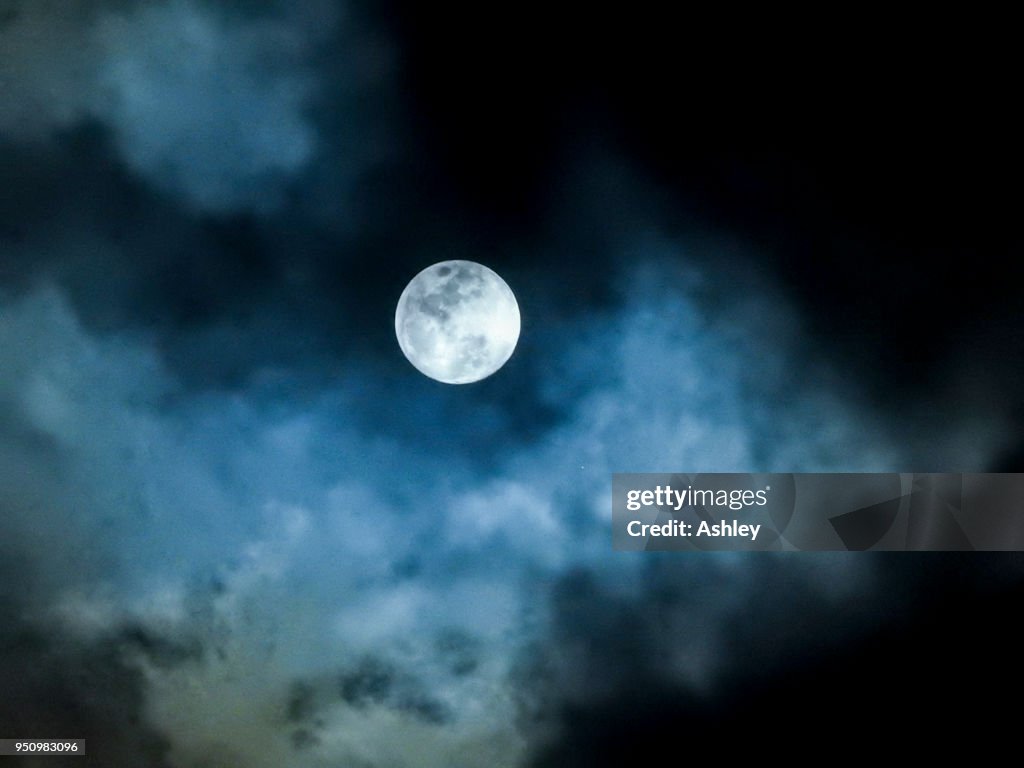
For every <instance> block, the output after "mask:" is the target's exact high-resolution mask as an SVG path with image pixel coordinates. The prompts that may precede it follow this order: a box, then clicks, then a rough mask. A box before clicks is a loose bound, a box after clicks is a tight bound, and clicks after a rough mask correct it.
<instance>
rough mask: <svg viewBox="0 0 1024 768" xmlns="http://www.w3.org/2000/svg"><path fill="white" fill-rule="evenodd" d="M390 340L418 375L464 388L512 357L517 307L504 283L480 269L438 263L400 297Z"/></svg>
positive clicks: (464, 263) (516, 338)
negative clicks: (395, 339) (393, 339)
mask: <svg viewBox="0 0 1024 768" xmlns="http://www.w3.org/2000/svg"><path fill="white" fill-rule="evenodd" d="M395 335H396V336H397V337H398V345H399V346H400V347H401V348H402V352H404V353H405V356H406V357H407V358H409V362H410V363H412V364H413V365H414V366H416V368H417V369H419V371H420V372H421V373H424V374H426V375H427V376H429V377H430V378H432V379H437V380H438V381H443V382H445V383H446V384H469V383H470V382H473V381H480V379H484V378H487V377H488V376H490V375H491V374H492V373H494V372H495V371H496V370H498V369H499V368H501V366H503V365H504V364H505V363H506V362H507V361H508V359H509V358H510V357H511V356H512V351H513V350H514V349H515V348H516V342H517V341H519V305H518V304H517V303H516V297H515V296H514V295H513V293H512V289H511V288H509V287H508V285H507V284H506V283H505V281H504V280H502V279H501V278H500V277H498V275H497V274H496V273H495V272H493V271H492V270H490V269H488V268H487V267H485V266H484V265H483V264H477V263H476V262H475V261H442V262H440V263H438V264H434V265H433V266H430V267H427V268H426V269H424V270H423V271H422V272H420V273H419V274H418V275H416V277H414V278H413V279H412V280H411V281H410V283H409V285H407V286H406V287H405V290H404V291H402V297H401V298H400V299H399V300H398V308H397V309H396V310H395Z"/></svg>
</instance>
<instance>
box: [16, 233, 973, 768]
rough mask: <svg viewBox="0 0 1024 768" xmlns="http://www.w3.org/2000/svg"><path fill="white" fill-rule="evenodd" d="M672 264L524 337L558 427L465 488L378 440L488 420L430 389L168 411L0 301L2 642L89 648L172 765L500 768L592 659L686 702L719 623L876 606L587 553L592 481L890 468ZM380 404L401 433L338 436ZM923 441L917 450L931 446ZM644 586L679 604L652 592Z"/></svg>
mask: <svg viewBox="0 0 1024 768" xmlns="http://www.w3.org/2000/svg"><path fill="white" fill-rule="evenodd" d="M676 247H680V246H678V245H674V244H672V243H669V242H659V243H657V244H656V245H652V244H650V243H648V244H647V245H641V246H638V248H640V249H641V250H640V252H641V253H642V254H644V255H645V256H646V260H645V261H644V262H642V263H641V265H640V266H639V267H638V268H636V269H634V270H632V271H630V272H627V273H624V275H623V281H622V284H623V285H629V286H630V290H629V292H628V295H624V296H622V297H621V299H620V300H619V302H618V304H617V305H616V306H615V307H612V308H609V309H607V310H606V311H604V312H602V313H600V314H591V315H588V316H583V317H578V318H576V319H574V320H571V321H567V322H566V324H565V326H564V327H563V328H560V329H558V333H557V334H554V335H552V336H551V337H550V338H548V340H547V341H545V342H544V344H542V345H540V347H539V348H538V349H537V354H540V355H541V356H542V358H543V359H544V360H545V362H546V365H545V366H544V370H545V373H544V375H543V376H542V378H541V380H540V381H539V382H538V383H537V387H538V392H537V393H536V396H537V397H539V398H541V399H542V400H544V401H546V402H547V403H548V404H549V406H550V407H552V408H554V409H555V411H556V412H558V413H559V414H561V415H560V418H559V419H558V420H557V423H555V424H553V425H552V426H551V427H550V428H549V429H547V430H546V431H545V432H544V433H543V434H541V435H539V436H537V437H536V439H533V440H531V441H528V442H527V443H525V444H524V443H518V444H517V443H514V442H510V443H506V447H504V448H497V449H496V450H497V453H496V454H495V455H494V456H493V457H492V461H491V465H490V468H489V469H487V470H481V468H480V466H479V465H478V463H477V462H476V460H475V459H474V457H472V456H471V455H470V454H467V453H465V452H463V451H461V450H459V449H458V448H457V447H453V448H452V449H442V450H440V451H436V452H430V451H424V450H423V446H422V445H421V444H418V443H417V441H416V440H414V439H406V438H404V437H403V436H402V435H403V434H414V433H416V431H417V430H415V429H413V428H412V425H413V424H415V423H417V422H419V420H420V414H422V413H429V412H438V411H444V412H446V413H449V414H450V416H451V419H452V421H451V422H450V423H441V424H438V425H437V426H436V429H438V430H448V431H450V432H452V433H454V434H459V433H463V432H465V433H469V432H472V431H473V430H474V429H475V425H476V424H477V423H478V422H479V420H480V419H487V418H488V417H487V415H486V413H485V412H482V411H480V410H479V409H476V410H474V409H471V408H463V409H459V410H455V411H452V410H449V409H448V408H447V407H446V406H445V405H444V403H443V401H444V399H445V398H447V397H448V396H449V395H450V392H449V391H448V390H447V389H446V388H438V387H422V386H418V385H419V384H421V383H422V382H419V380H418V379H414V380H413V381H411V382H404V381H394V382H391V383H390V384H389V383H388V382H381V389H380V391H379V392H378V395H379V396H378V397H376V398H374V399H373V400H371V401H367V400H365V399H362V398H360V395H359V392H360V389H361V386H362V382H363V381H365V377H366V376H367V371H360V370H358V369H354V370H351V371H350V372H348V373H347V374H345V375H343V376H342V377H340V378H339V379H337V380H336V381H335V382H334V383H333V384H329V385H325V384H323V383H322V382H319V383H318V382H316V381H314V380H310V379H308V378H305V375H302V374H289V373H287V372H281V371H278V372H271V371H267V372H266V373H265V375H253V376H252V377H251V379H250V383H249V384H247V385H246V386H245V387H244V388H243V389H239V390H234V391H225V392H216V391H207V392H202V391H190V390H189V389H187V388H185V387H184V386H183V385H182V383H181V382H180V381H177V380H176V378H175V376H174V375H173V374H171V373H170V372H169V371H168V370H167V368H166V366H165V365H164V364H163V363H162V361H161V357H160V353H159V352H158V351H157V350H156V349H155V348H154V347H153V346H152V343H151V341H150V340H149V339H147V338H146V337H145V336H139V335H138V334H135V335H127V334H124V333H121V334H105V335H99V336H97V335H94V334H90V333H88V332H86V331H85V330H84V329H83V328H82V327H81V325H80V324H79V322H78V320H77V319H76V317H75V315H74V312H73V311H72V310H71V309H70V308H69V306H68V304H67V302H66V301H65V300H64V299H63V298H62V295H61V292H60V291H59V290H58V289H54V288H51V289H44V290H40V291H37V292H34V293H31V294H29V295H26V296H24V297H22V298H19V299H12V298H7V299H5V300H4V303H3V309H2V312H0V349H2V350H3V355H2V356H3V365H4V369H5V372H6V373H7V375H5V377H4V379H3V386H2V388H0V417H2V419H3V423H4V424H5V425H6V428H5V430H4V440H3V449H4V454H5V456H7V457H8V458H9V459H10V460H9V461H7V460H5V462H4V464H3V466H4V474H3V476H2V477H0V481H2V484H3V489H2V490H3V498H4V505H5V515H6V519H7V524H6V527H7V529H8V538H7V541H8V542H9V546H10V547H11V551H19V550H20V551H23V552H28V553H31V554H30V559H31V560H32V562H33V570H34V572H35V573H36V579H35V582H34V583H35V585H36V586H35V587H34V588H33V590H32V594H33V595H34V597H33V600H32V601H31V602H28V603H25V604H23V605H21V609H22V612H23V615H24V617H25V621H27V622H28V624H27V625H26V626H30V627H34V628H35V629H34V630H33V631H34V632H36V633H37V635H38V636H40V637H41V636H43V635H42V634H39V633H46V636H54V637H61V638H65V639H63V640H60V641H59V642H58V641H47V642H51V643H56V644H57V646H58V649H63V648H64V647H65V644H67V647H68V648H79V647H81V648H85V649H100V650H87V651H83V652H85V653H90V654H92V653H103V654H108V655H112V657H113V658H116V659H117V664H118V667H117V669H122V670H123V673H122V672H118V673H117V674H119V675H121V677H120V678H117V679H113V680H112V681H111V682H110V685H113V686H118V685H120V686H124V687H126V688H127V689H128V690H130V691H132V692H133V693H132V695H133V696H134V697H136V698H137V701H138V703H137V707H138V712H136V713H135V714H136V715H137V716H138V717H140V718H142V721H143V722H144V723H145V724H146V726H147V729H148V732H151V733H152V734H153V735H154V736H153V739H154V743H156V744H159V743H163V744H166V748H167V751H166V753H165V756H164V759H165V760H166V761H167V763H168V764H169V765H174V766H198V765H202V764H203V761H204V760H209V759H211V756H216V759H217V760H219V761H221V762H223V763H224V764H231V765H246V766H257V765H267V766H272V765H281V764H285V763H287V764H290V765H321V764H330V763H331V761H335V762H336V761H337V760H339V759H348V760H355V761H357V762H358V761H363V764H366V765H373V766H376V765H418V766H422V765H439V766H440V765H449V766H450V765H467V766H468V765H516V764H519V762H520V761H521V760H522V759H523V758H525V757H526V756H527V755H528V754H529V752H530V746H529V745H530V743H531V740H532V739H533V738H541V739H542V740H543V739H544V738H549V737H550V736H551V734H552V733H553V732H555V731H554V730H552V729H554V726H555V723H556V719H557V718H556V713H557V708H558V706H562V704H560V703H559V702H562V703H564V702H566V701H570V702H571V701H577V702H593V701H601V700H602V698H603V697H607V696H611V695H613V694H614V692H615V691H617V690H619V689H621V688H622V687H623V686H627V687H628V685H629V680H628V678H629V676H630V675H633V674H638V673H640V672H642V671H643V669H644V668H643V667H637V666H635V664H633V663H631V662H627V661H618V662H617V661H616V659H618V660H623V659H627V658H630V659H641V658H643V657H644V654H645V653H646V652H647V651H648V649H651V648H654V647H657V646H658V645H659V643H661V642H663V641H664V640H666V639H667V638H668V637H670V636H671V637H673V638H676V642H675V645H674V648H673V651H672V653H671V655H670V657H669V660H668V663H664V660H663V662H662V663H660V665H659V667H658V673H659V674H660V676H661V680H662V682H663V683H665V684H677V685H680V686H684V687H690V688H691V689H692V690H694V691H708V690H712V691H713V690H715V687H716V686H717V685H718V684H719V682H720V681H721V680H723V679H728V677H729V675H732V674H736V668H735V663H736V661H735V659H736V656H735V655H733V654H726V653H723V652H722V651H721V650H720V649H722V648H723V646H726V645H729V643H728V642H727V641H729V640H730V638H729V636H728V632H727V628H728V627H729V626H730V624H731V623H732V622H734V621H735V620H736V617H738V616H739V615H744V616H746V617H748V619H750V617H752V616H757V615H766V616H784V615H786V613H788V612H791V611H794V610H804V609H806V610H811V609H812V608H813V606H814V605H821V606H830V608H829V609H828V610H833V609H835V610H838V609H839V606H843V605H846V606H847V608H844V609H843V610H845V611H851V610H853V606H855V605H856V601H857V599H858V596H863V595H864V594H865V593H867V592H870V590H872V589H873V588H874V587H873V578H874V576H873V570H874V569H873V567H872V561H870V560H865V559H857V558H856V556H851V557H829V558H824V559H818V560H811V561H805V560H800V561H795V562H790V561H785V560H778V561H773V562H772V563H771V564H770V566H769V565H768V564H766V563H764V562H760V561H758V562H751V561H749V560H744V559H742V558H739V557H736V556H729V555H724V556H720V557H704V558H700V561H699V562H697V560H695V559H686V561H685V562H679V563H678V564H677V565H673V566H670V567H666V569H664V570H662V571H660V572H659V571H658V570H653V571H652V567H655V568H657V565H656V564H657V563H658V562H660V561H657V560H654V561H651V560H647V559H645V558H643V557H621V556H619V557H615V558H611V559H609V556H608V546H609V544H608V538H609V531H608V517H609V512H608V509H607V506H608V499H607V488H606V485H607V478H608V473H609V472H611V471H613V470H619V469H634V470H641V469H650V468H657V467H661V468H670V467H672V468H678V467H686V468H687V469H693V470H723V469H736V470H742V469H749V468H758V469H763V468H767V469H777V470H784V469H789V470H826V469H844V470H878V469H889V468H898V467H902V466H905V465H906V464H907V463H910V462H912V461H913V460H915V457H914V455H913V454H912V453H908V448H907V447H906V446H905V445H904V444H901V443H900V442H899V441H898V440H897V439H896V438H895V437H891V436H890V433H889V432H888V431H887V429H886V428H885V427H883V426H882V425H883V420H882V419H880V418H879V416H878V414H872V413H871V412H870V411H867V410H864V409H862V408H860V407H858V406H855V405H853V403H854V402H855V398H854V396H853V394H851V395H850V397H849V398H844V397H843V396H841V395H837V394H831V395H829V396H825V395H823V394H820V393H821V392H822V391H823V390H822V388H820V387H819V386H817V385H816V383H815V378H816V377H817V376H827V375H828V372H827V371H820V372H818V373H815V374H811V373H808V372H807V371H806V370H805V371H804V372H803V374H802V375H801V377H800V378H799V379H798V378H795V377H794V376H793V374H792V373H791V371H792V370H793V369H792V367H791V366H790V365H788V362H789V361H790V359H791V356H792V355H793V353H794V350H796V349H799V348H800V341H799V332H798V327H799V326H798V320H797V318H796V317H795V316H794V315H792V314H791V313H789V311H788V310H786V309H785V307H784V305H782V304H781V303H780V302H779V301H778V300H775V299H772V298H771V293H770V292H769V291H770V289H769V288H767V287H764V290H763V291H761V292H760V293H759V295H760V297H761V298H759V299H758V300H757V301H756V302H754V304H753V305H751V304H750V303H748V302H746V301H744V300H736V299H735V298H732V297H731V296H730V295H720V293H721V292H720V291H718V290H716V289H714V288H713V287H712V288H711V289H710V290H704V289H698V287H699V286H705V287H706V286H707V285H708V282H707V281H709V280H711V281H712V282H711V285H712V286H713V285H714V282H713V276H711V275H697V274H694V273H692V272H688V271H686V270H683V271H680V270H679V269H678V267H670V266H668V264H667V263H666V262H665V260H664V258H663V257H664V255H665V253H666V252H668V251H671V250H672V249H673V248H676ZM740 295H743V294H740ZM711 307H714V311H713V312H712V311H710V308H711ZM766 319H767V320H769V322H767V323H765V320H766ZM780 329H783V330H784V331H785V332H784V333H782V332H780ZM353 365H356V364H355V363H353ZM254 373H255V372H254ZM408 375H409V376H410V377H411V376H415V374H414V373H413V372H411V371H410V372H409V373H408ZM410 385H417V386H411V387H410ZM396 407H397V408H399V412H398V415H397V419H398V423H397V428H395V429H391V430H389V431H379V430H375V429H372V428H368V427H367V426H366V425H368V424H374V423H377V422H380V423H385V420H384V419H383V417H381V418H380V419H377V418H375V416H374V411H375V410H377V409H379V410H380V411H382V412H383V411H385V410H391V411H394V409H395V408H396ZM356 408H358V409H360V410H361V413H360V416H359V418H358V419H356V418H353V413H354V410H355V409H356ZM453 414H454V415H453ZM390 418H391V420H394V419H395V418H396V416H395V414H394V413H393V414H392V416H391V417H390ZM403 422H407V424H406V425H403ZM821 425H828V430H827V431H825V432H823V431H822V429H821ZM926 436H927V438H928V442H929V443H930V445H931V446H932V448H931V450H932V451H933V452H934V454H933V455H937V456H941V455H943V451H944V450H946V449H948V446H947V445H946V444H947V443H948V442H949V441H950V440H951V439H955V435H952V434H951V433H949V432H947V431H945V430H938V431H933V432H931V433H928V434H927V435H926ZM421 439H422V436H421ZM836 445H841V446H842V450H841V451H840V450H837V449H836V448H835V446H836ZM981 458H984V457H981ZM56 527H59V528H60V531H61V535H59V536H55V535H53V531H54V529H55V528H56ZM43 553H45V556H44V555H43ZM587 574H589V575H587ZM766 578H768V579H771V580H775V581H777V582H778V584H779V589H780V590H783V591H787V592H788V593H789V594H790V595H792V594H793V587H794V586H799V594H801V595H802V597H800V598H799V599H798V603H797V605H798V606H799V607H794V605H793V603H792V599H791V598H787V599H779V600H777V601H776V600H770V599H765V597H764V594H763V593H762V592H761V590H762V588H763V586H764V584H765V579H766ZM581 579H582V581H581ZM666 579H668V580H670V581H674V580H678V579H686V580H690V581H699V582H700V583H701V584H703V589H702V591H701V593H700V595H699V596H694V597H691V598H687V599H683V598H682V597H680V598H679V599H675V600H671V601H669V602H667V603H666V602H663V601H662V602H659V601H654V602H650V600H651V598H650V597H649V596H650V595H651V594H652V590H653V589H656V588H659V585H664V584H666V583H667V582H666ZM9 599H15V598H14V596H10V597H9ZM822 610H825V609H824V608H823V609H822ZM858 616H859V618H858ZM574 617H575V618H574ZM750 620H752V619H750ZM850 621H851V622H853V624H854V625H856V624H858V623H860V624H862V625H864V626H872V623H873V622H877V621H878V613H877V612H873V611H866V612H865V611H856V610H853V612H852V613H851V618H850ZM595 622H596V624H595ZM588 626H589V627H591V629H589V630H588V629H587V627H588ZM616 627H618V629H617V628H616ZM18 631H22V630H18ZM594 633H596V635H595V634H594ZM588 638H589V639H588ZM616 638H618V639H617V640H616ZM584 641H585V645H584V646H577V645H576V643H578V642H584ZM732 641H733V642H732V645H731V647H732V648H734V649H735V642H741V643H742V641H736V640H735V638H733V639H732ZM814 642H815V637H814V636H810V637H808V636H793V637H789V638H785V637H781V638H779V637H777V638H775V639H773V641H772V643H770V644H768V645H767V646H760V647H761V650H760V651H759V653H760V654H761V655H762V656H763V657H764V658H765V659H766V662H770V661H772V659H775V662H777V661H778V659H779V658H784V657H786V655H787V654H791V653H793V652H794V651H797V650H799V649H800V648H801V647H804V646H806V645H807V644H809V643H810V644H813V643H814ZM595 643H597V644H596V645H595ZM606 643H607V644H609V645H608V647H607V649H606V650H605V651H602V650H601V648H602V647H603V644H606ZM622 643H625V644H626V645H625V646H622V645H621V644H622ZM739 650H741V651H742V652H743V654H748V653H749V649H747V648H746V647H745V646H744V645H742V644H741V646H740V649H739ZM66 653H71V651H69V650H58V657H61V656H60V655H61V654H66ZM76 653H77V652H76ZM601 653H606V654H608V656H607V657H601V656H600V655H598V656H595V654H601ZM65 663H69V664H70V663H71V662H70V661H67V662H65ZM537 665H540V667H541V668H543V669H545V670H546V672H545V674H544V675H542V676H537V675H531V674H529V673H528V670H530V669H532V668H534V667H535V666H537ZM595 665H596V666H595ZM111 674H115V673H114V672H111ZM723 676H724V677H723ZM118 680H120V682H118ZM540 680H544V681H545V684H544V685H538V682H539V681H540ZM36 694H38V695H40V696H41V695H42V693H41V692H39V691H36ZM25 695H26V696H31V695H32V692H31V690H29V691H28V692H27V693H26V694H25ZM41 701H42V700H39V701H36V702H35V704H34V707H35V709H36V710H37V711H39V710H42V709H44V708H45V706H44V704H42V703H41ZM87 706H91V705H87ZM524 712H527V713H533V714H534V715H535V716H536V720H535V721H534V722H533V723H532V724H531V725H524V724H523V720H522V717H523V713H524ZM545 713H546V714H545ZM97 716H98V717H99V716H102V715H97Z"/></svg>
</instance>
